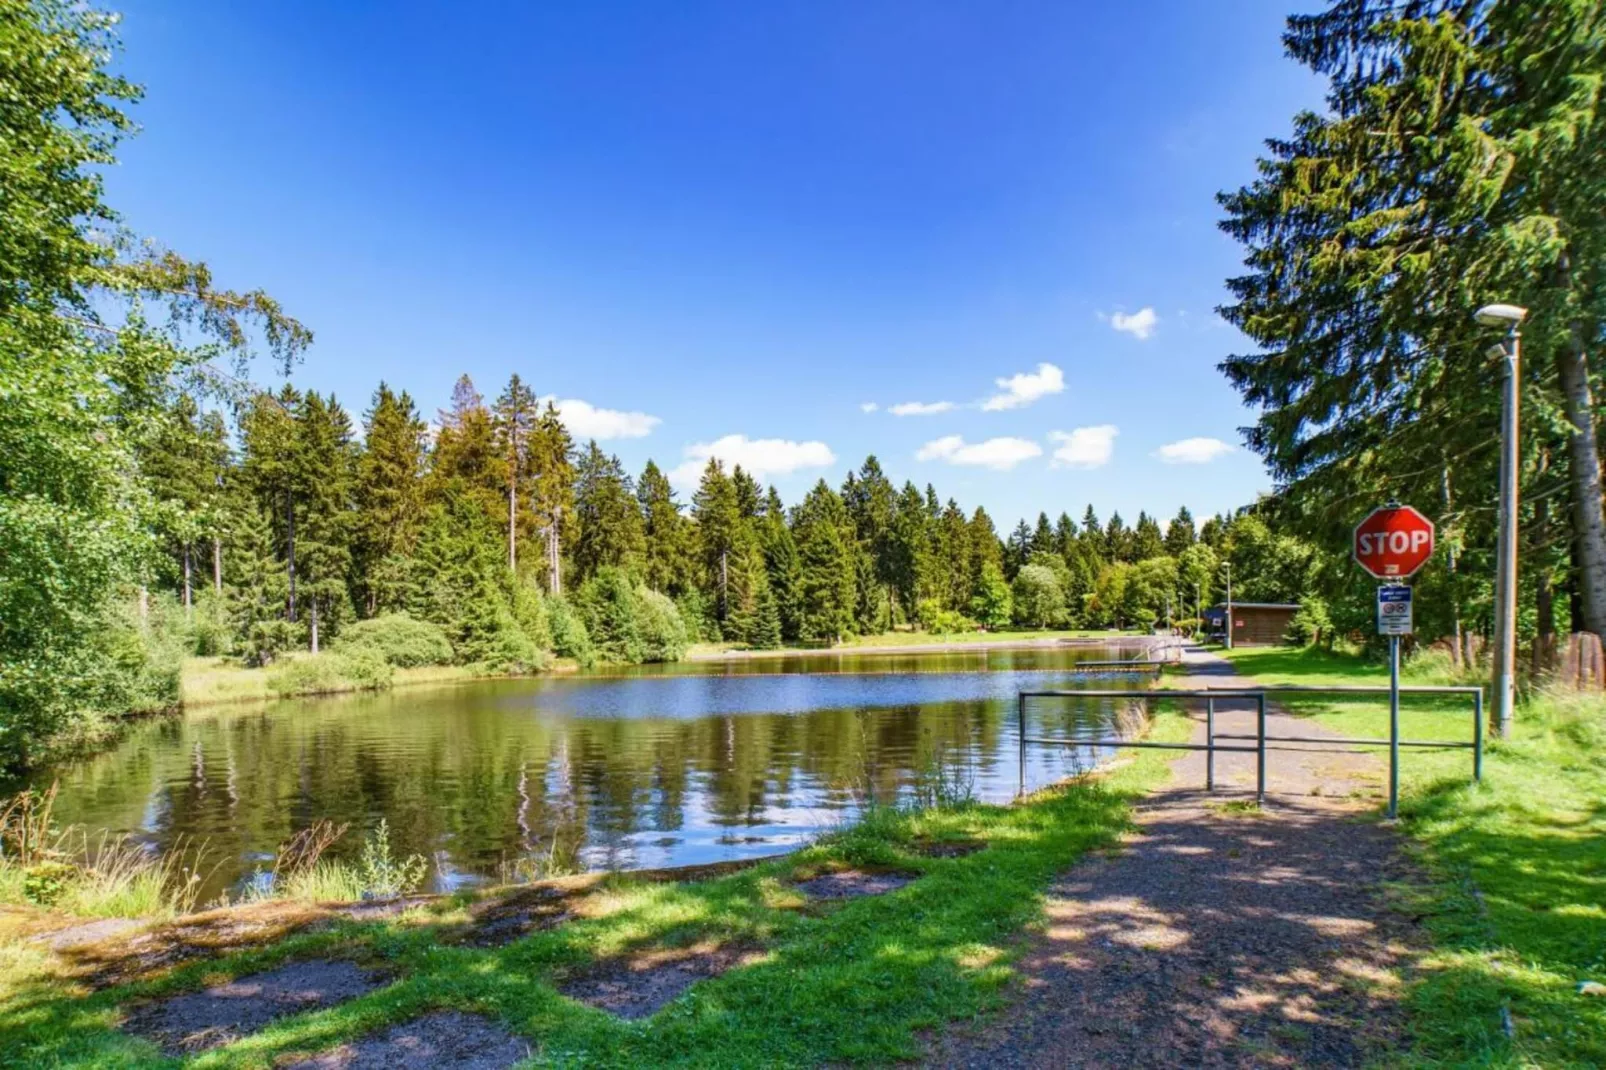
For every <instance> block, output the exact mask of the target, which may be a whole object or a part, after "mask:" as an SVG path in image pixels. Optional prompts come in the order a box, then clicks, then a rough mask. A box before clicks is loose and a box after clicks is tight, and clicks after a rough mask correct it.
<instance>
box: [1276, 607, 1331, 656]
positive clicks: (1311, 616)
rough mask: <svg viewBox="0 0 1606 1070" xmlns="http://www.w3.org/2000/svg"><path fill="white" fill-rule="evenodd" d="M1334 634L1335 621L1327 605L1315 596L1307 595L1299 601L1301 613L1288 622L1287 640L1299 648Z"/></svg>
mask: <svg viewBox="0 0 1606 1070" xmlns="http://www.w3.org/2000/svg"><path fill="white" fill-rule="evenodd" d="M1332 633H1333V621H1332V618H1331V617H1329V616H1328V613H1327V603H1326V602H1324V601H1322V600H1321V599H1320V598H1317V597H1316V596H1315V595H1306V596H1305V597H1304V598H1301V599H1300V600H1299V612H1297V613H1295V614H1294V619H1293V620H1291V621H1289V622H1288V634H1287V636H1285V638H1286V639H1287V640H1288V641H1289V642H1290V643H1293V644H1295V645H1297V646H1309V645H1310V644H1311V643H1315V642H1319V641H1320V640H1321V638H1322V636H1324V635H1327V636H1331V635H1332Z"/></svg>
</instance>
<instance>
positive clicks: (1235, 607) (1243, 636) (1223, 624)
mask: <svg viewBox="0 0 1606 1070" xmlns="http://www.w3.org/2000/svg"><path fill="white" fill-rule="evenodd" d="M1298 612H1299V606H1298V605H1295V604H1291V603H1286V602H1234V603H1233V604H1232V645H1233V646H1276V645H1277V644H1278V643H1281V642H1283V641H1284V640H1285V637H1286V636H1287V635H1288V626H1289V625H1290V624H1291V623H1293V620H1294V614H1295V613H1298ZM1204 619H1205V630H1206V631H1207V632H1208V633H1209V634H1210V636H1211V638H1214V639H1225V638H1226V635H1227V604H1226V603H1225V602H1218V603H1217V604H1216V605H1213V606H1211V607H1210V608H1209V609H1207V610H1205V613H1204Z"/></svg>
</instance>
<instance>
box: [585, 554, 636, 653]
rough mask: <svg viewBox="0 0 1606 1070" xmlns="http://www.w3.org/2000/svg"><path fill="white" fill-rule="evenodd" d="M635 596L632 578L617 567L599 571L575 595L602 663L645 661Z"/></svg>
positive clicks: (587, 579) (588, 578)
mask: <svg viewBox="0 0 1606 1070" xmlns="http://www.w3.org/2000/svg"><path fill="white" fill-rule="evenodd" d="M635 595H636V591H635V586H634V585H633V584H632V583H631V582H630V577H629V576H627V575H626V574H625V573H624V571H623V570H622V569H617V568H613V567H603V568H599V569H597V571H596V572H594V573H593V574H592V575H590V576H589V577H587V578H586V581H585V582H584V583H582V584H581V585H580V590H579V591H577V592H576V593H575V598H574V604H575V609H576V610H577V611H578V612H579V614H580V616H581V618H582V619H583V620H584V621H585V624H586V632H587V633H588V634H589V635H590V636H591V645H592V646H593V647H594V648H595V649H596V653H597V657H598V659H600V660H601V661H604V662H610V663H613V664H617V665H632V664H635V663H636V662H639V661H641V654H642V643H641V630H640V627H639V625H638V623H637V621H636V596H635Z"/></svg>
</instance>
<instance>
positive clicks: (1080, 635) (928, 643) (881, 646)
mask: <svg viewBox="0 0 1606 1070" xmlns="http://www.w3.org/2000/svg"><path fill="white" fill-rule="evenodd" d="M1144 634H1146V633H1142V632H1114V631H1096V630H1087V629H1069V630H1060V631H1052V630H1050V631H1043V630H1030V631H1002V632H981V631H975V632H948V633H946V634H939V633H937V632H914V631H907V632H879V633H877V634H875V635H855V636H852V637H850V638H848V639H845V640H843V641H842V642H840V643H838V644H836V645H835V646H830V647H818V646H811V647H810V646H805V647H782V648H780V649H778V650H748V649H747V648H745V647H742V646H737V645H733V644H730V643H696V644H694V645H693V646H692V647H691V649H690V650H689V651H688V652H687V656H688V657H689V658H691V659H693V660H696V659H701V658H711V657H721V656H723V655H727V654H743V655H749V656H752V657H779V656H782V655H788V654H791V655H797V654H820V653H838V654H873V653H876V652H877V651H888V652H899V651H906V650H909V649H911V648H916V647H918V648H922V649H924V648H928V647H929V648H931V651H932V653H937V652H938V651H939V649H940V648H942V647H953V648H955V649H974V648H977V647H985V646H1000V645H1004V644H1010V643H1016V644H1030V643H1052V642H1056V641H1058V640H1060V639H1108V640H1110V641H1112V642H1113V641H1116V640H1119V639H1123V638H1125V639H1132V638H1137V637H1139V636H1141V635H1144Z"/></svg>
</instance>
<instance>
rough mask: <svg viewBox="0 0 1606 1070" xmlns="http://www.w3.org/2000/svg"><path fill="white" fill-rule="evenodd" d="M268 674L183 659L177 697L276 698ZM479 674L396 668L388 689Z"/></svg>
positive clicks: (228, 662)
mask: <svg viewBox="0 0 1606 1070" xmlns="http://www.w3.org/2000/svg"><path fill="white" fill-rule="evenodd" d="M292 657H293V656H292ZM285 660H289V659H285ZM270 674H271V670H269V669H252V668H247V667H246V666H244V665H241V664H240V663H239V662H238V661H236V660H234V659H233V658H198V657H191V658H185V659H184V670H183V672H182V674H181V675H180V676H179V698H180V701H181V702H182V703H183V704H184V706H186V707H189V708H194V707H197V706H210V705H213V704H216V703H222V702H265V701H267V700H268V699H271V698H276V697H278V696H276V695H274V694H273V693H272V692H271V691H270V690H269V689H268V677H269V675H270ZM482 675H483V674H476V673H475V672H474V671H473V670H471V669H469V668H466V667H464V666H461V665H426V666H423V667H421V668H416V669H397V670H396V673H395V677H394V679H393V683H392V686H394V687H407V686H410V685H414V684H447V683H456V682H459V681H462V680H473V679H476V678H478V677H479V676H482Z"/></svg>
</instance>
